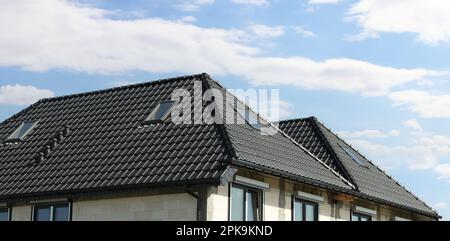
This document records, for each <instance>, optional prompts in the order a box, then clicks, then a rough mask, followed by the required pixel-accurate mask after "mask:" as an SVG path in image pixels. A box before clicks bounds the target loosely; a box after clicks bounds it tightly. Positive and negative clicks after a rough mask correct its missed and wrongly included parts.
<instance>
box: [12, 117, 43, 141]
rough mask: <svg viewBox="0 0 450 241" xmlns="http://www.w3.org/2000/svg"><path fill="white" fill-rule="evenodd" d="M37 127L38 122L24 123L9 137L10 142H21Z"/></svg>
mask: <svg viewBox="0 0 450 241" xmlns="http://www.w3.org/2000/svg"><path fill="white" fill-rule="evenodd" d="M35 126H36V122H32V121H27V122H24V123H22V125H20V126H19V128H17V129H16V130H15V131H14V132H13V133H12V134H11V135H10V136H9V137H8V139H7V140H9V141H21V140H23V138H25V136H26V135H27V134H28V133H29V132H30V131H31V130H32V129H33V128H34V127H35Z"/></svg>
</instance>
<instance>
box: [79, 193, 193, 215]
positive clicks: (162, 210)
mask: <svg viewBox="0 0 450 241" xmlns="http://www.w3.org/2000/svg"><path fill="white" fill-rule="evenodd" d="M72 209H73V211H72V220H74V221H89V220H102V221H109V220H117V221H119V220H120V221H122V220H123V221H128V220H136V221H140V220H142V221H147V220H149V221H158V220H168V221H178V220H179V221H193V220H196V218H197V214H196V211H197V200H196V199H195V198H194V197H192V196H191V195H189V194H187V193H180V194H167V195H152V196H142V197H130V198H114V199H99V200H88V201H75V202H73V204H72Z"/></svg>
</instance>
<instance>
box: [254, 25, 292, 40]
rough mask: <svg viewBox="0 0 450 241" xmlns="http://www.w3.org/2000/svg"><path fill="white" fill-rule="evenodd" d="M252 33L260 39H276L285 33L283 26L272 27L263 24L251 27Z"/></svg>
mask: <svg viewBox="0 0 450 241" xmlns="http://www.w3.org/2000/svg"><path fill="white" fill-rule="evenodd" d="M249 29H250V31H251V33H252V34H253V35H254V36H256V37H258V38H275V37H280V36H282V35H283V34H284V33H285V32H284V27H283V26H275V27H270V26H267V25H263V24H254V25H251V26H250V27H249Z"/></svg>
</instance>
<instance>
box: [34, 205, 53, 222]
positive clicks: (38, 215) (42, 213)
mask: <svg viewBox="0 0 450 241" xmlns="http://www.w3.org/2000/svg"><path fill="white" fill-rule="evenodd" d="M34 220H35V221H50V207H48V206H46V207H35V210H34Z"/></svg>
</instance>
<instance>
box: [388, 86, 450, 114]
mask: <svg viewBox="0 0 450 241" xmlns="http://www.w3.org/2000/svg"><path fill="white" fill-rule="evenodd" d="M389 98H390V99H391V100H392V101H393V102H394V105H397V106H405V107H406V108H408V109H409V110H411V111H413V112H415V113H418V114H419V115H420V116H422V117H425V118H449V117H450V95H432V94H430V93H428V92H425V91H416V90H405V91H396V92H392V93H391V94H389Z"/></svg>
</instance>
